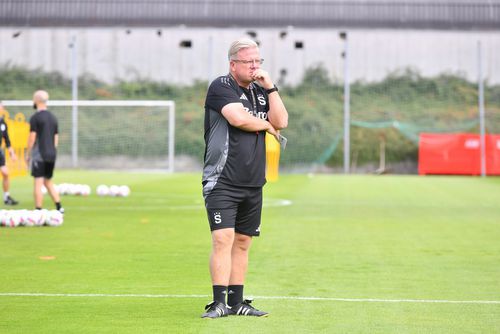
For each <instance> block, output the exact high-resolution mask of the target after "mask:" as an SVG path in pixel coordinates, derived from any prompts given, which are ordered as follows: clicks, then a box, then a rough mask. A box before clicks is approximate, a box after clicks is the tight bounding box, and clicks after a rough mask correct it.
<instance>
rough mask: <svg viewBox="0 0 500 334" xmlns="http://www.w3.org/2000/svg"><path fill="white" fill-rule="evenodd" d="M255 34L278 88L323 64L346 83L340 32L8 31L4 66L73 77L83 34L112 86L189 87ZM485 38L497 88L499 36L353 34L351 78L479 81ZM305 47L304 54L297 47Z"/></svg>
mask: <svg viewBox="0 0 500 334" xmlns="http://www.w3.org/2000/svg"><path fill="white" fill-rule="evenodd" d="M250 30H253V31H255V32H256V33H257V37H256V39H257V40H258V41H259V42H260V45H261V54H262V57H263V58H264V59H265V63H264V65H263V67H264V68H265V69H266V70H268V71H269V72H270V73H271V75H272V77H273V79H274V80H275V81H276V82H278V81H279V80H280V79H281V81H284V82H286V83H288V84H292V85H293V84H297V83H298V82H300V80H301V78H302V76H303V72H304V70H305V69H306V68H308V67H311V66H315V65H318V64H322V65H323V66H324V67H325V68H326V69H327V70H328V73H329V76H330V77H331V79H332V80H337V81H342V80H343V58H342V56H341V54H342V52H343V49H344V42H343V41H342V40H341V39H340V38H339V32H340V30H338V29H305V28H300V29H299V28H283V29H279V28H265V29H241V28H234V29H223V28H220V29H219V28H187V27H182V26H181V27H169V28H130V29H128V28H99V29H97V28H96V29H83V28H82V29H55V28H54V29H49V28H43V29H41V28H37V29H24V28H1V29H0V64H1V65H4V64H10V65H20V66H25V67H28V68H33V69H35V68H41V69H43V70H46V71H60V72H62V73H63V74H65V75H66V76H68V77H70V75H71V48H70V47H69V44H70V42H71V38H72V36H76V38H77V42H78V64H79V66H78V70H79V73H80V74H81V73H90V74H92V75H94V76H95V77H97V78H98V79H100V80H104V81H106V82H113V80H115V79H118V78H119V79H125V80H133V79H136V78H146V79H152V80H156V81H165V82H170V83H176V84H185V85H189V84H191V83H192V82H193V81H194V80H209V79H212V78H214V77H216V76H218V75H220V74H224V73H226V72H227V48H228V46H229V44H230V42H231V41H232V40H234V39H236V38H238V37H240V36H243V35H246V33H247V32H248V31H250ZM18 33H20V34H19V35H18V36H17V37H15V38H14V37H13V36H15V35H17V34H18ZM478 40H480V41H481V43H482V45H483V72H484V74H485V78H486V79H487V80H488V81H489V82H490V83H495V84H498V83H500V61H498V59H500V32H498V31H485V32H455V31H425V30H423V31H422V30H376V29H375V30H351V31H349V46H350V76H351V80H353V81H354V80H363V81H378V80H381V79H383V78H384V77H385V76H386V75H387V74H388V73H390V72H391V71H395V70H398V69H402V68H406V67H411V68H414V69H417V70H419V71H420V73H422V74H423V75H425V76H434V75H437V74H440V73H444V72H446V73H461V74H463V75H465V76H466V77H467V78H468V79H470V80H473V81H475V80H476V79H477V41H478ZM181 41H191V43H192V44H191V45H192V46H191V48H183V47H180V46H179V45H180V43H181ZM298 42H302V43H303V48H302V49H299V48H296V43H298ZM284 72H286V75H283V73H284Z"/></svg>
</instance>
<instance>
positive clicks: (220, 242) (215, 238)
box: [212, 228, 234, 251]
mask: <svg viewBox="0 0 500 334" xmlns="http://www.w3.org/2000/svg"><path fill="white" fill-rule="evenodd" d="M233 241H234V230H233V229H230V228H225V229H220V230H215V231H213V232H212V247H213V249H214V251H224V250H228V249H231V246H232V244H233Z"/></svg>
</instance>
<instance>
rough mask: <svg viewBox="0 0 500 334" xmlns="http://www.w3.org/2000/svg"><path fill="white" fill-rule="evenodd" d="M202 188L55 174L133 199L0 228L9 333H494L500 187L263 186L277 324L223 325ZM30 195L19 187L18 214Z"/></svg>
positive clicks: (254, 257) (2, 306) (251, 283)
mask: <svg viewBox="0 0 500 334" xmlns="http://www.w3.org/2000/svg"><path fill="white" fill-rule="evenodd" d="M200 178H201V176H200V175H199V174H190V175H186V174H174V175H168V174H159V173H118V172H116V173H113V172H87V171H56V177H55V179H54V181H55V182H56V183H62V182H68V183H87V184H89V185H91V187H92V189H93V191H95V187H96V186H97V185H98V184H101V183H103V184H108V185H110V184H127V185H129V186H130V187H131V189H132V193H131V196H130V197H127V198H109V197H108V198H100V197H98V196H96V195H95V194H92V195H91V196H89V197H86V198H82V197H75V196H73V197H70V196H65V197H63V204H64V206H65V208H66V210H67V213H66V215H65V221H64V225H63V226H61V227H31V228H28V227H19V228H1V229H0V273H1V275H0V277H1V281H0V282H1V283H0V333H134V334H137V333H308V332H311V333H499V332H500V179H499V178H486V179H482V178H478V177H418V176H371V175H364V176H342V175H317V176H314V177H308V176H307V175H283V176H281V179H280V181H279V182H278V183H274V184H268V185H267V186H266V187H265V201H264V203H265V204H264V205H265V208H264V214H263V225H262V236H261V237H260V238H257V239H256V240H255V242H254V245H253V248H252V251H251V259H250V268H249V272H248V276H247V284H246V288H245V289H246V295H247V296H248V295H252V296H255V302H254V304H255V306H256V307H257V308H260V309H263V310H266V311H269V312H270V313H271V314H270V316H269V317H268V318H262V319H261V318H257V319H256V318H245V317H229V318H224V319H216V320H206V319H200V318H199V316H200V315H201V313H202V311H203V307H204V305H205V304H206V303H207V302H209V301H210V298H211V297H209V295H211V284H210V278H209V272H208V264H207V263H208V255H209V250H210V233H209V228H208V223H207V221H206V216H205V211H204V206H203V200H202V197H201V185H200ZM31 191H32V180H31V179H30V178H29V177H25V178H19V179H14V180H13V185H12V191H11V193H12V194H13V196H15V197H16V198H17V199H19V200H20V201H21V207H24V208H28V209H31V208H32V207H33V200H32V197H31ZM282 200H289V201H291V205H285V206H283V205H282V204H286V202H284V201H282ZM45 203H46V207H47V208H52V207H53V205H52V203H50V201H49V199H48V198H46V199H45ZM44 257H54V258H53V259H52V260H44V259H43V258H44ZM36 293H40V294H44V295H39V296H36V295H30V294H36ZM314 297H316V298H314ZM481 301H490V303H487V302H481Z"/></svg>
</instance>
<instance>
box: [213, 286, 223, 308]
mask: <svg viewBox="0 0 500 334" xmlns="http://www.w3.org/2000/svg"><path fill="white" fill-rule="evenodd" d="M212 289H213V292H214V301H216V302H219V303H223V304H226V293H227V286H224V285H212Z"/></svg>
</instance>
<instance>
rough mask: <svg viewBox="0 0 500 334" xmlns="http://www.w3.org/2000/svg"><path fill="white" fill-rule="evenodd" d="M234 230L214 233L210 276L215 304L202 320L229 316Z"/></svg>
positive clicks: (207, 307) (213, 303)
mask: <svg viewBox="0 0 500 334" xmlns="http://www.w3.org/2000/svg"><path fill="white" fill-rule="evenodd" d="M233 240H234V229H232V228H223V229H219V230H214V231H212V253H211V254H210V276H211V277H212V290H213V302H211V303H210V304H208V305H207V306H206V307H205V310H206V312H205V313H204V314H202V316H201V317H202V318H219V317H225V316H227V315H228V310H227V307H226V293H227V286H228V283H229V276H230V275H231V247H232V245H233Z"/></svg>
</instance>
